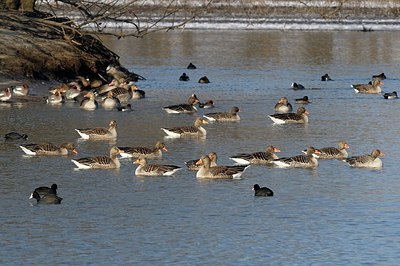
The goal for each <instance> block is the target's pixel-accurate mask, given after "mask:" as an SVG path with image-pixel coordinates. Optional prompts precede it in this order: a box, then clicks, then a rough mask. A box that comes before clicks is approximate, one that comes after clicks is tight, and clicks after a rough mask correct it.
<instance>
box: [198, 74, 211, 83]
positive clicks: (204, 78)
mask: <svg viewBox="0 0 400 266" xmlns="http://www.w3.org/2000/svg"><path fill="white" fill-rule="evenodd" d="M199 83H201V84H207V83H210V80H209V79H208V78H207V76H203V77H201V78H200V79H199Z"/></svg>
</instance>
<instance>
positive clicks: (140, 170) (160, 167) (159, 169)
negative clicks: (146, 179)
mask: <svg viewBox="0 0 400 266" xmlns="http://www.w3.org/2000/svg"><path fill="white" fill-rule="evenodd" d="M133 163H134V164H139V166H138V167H137V168H136V170H135V175H137V176H170V175H173V174H174V173H175V172H176V171H178V170H180V169H182V168H181V167H179V166H176V165H171V164H149V163H147V159H146V158H138V159H137V160H136V161H134V162H133Z"/></svg>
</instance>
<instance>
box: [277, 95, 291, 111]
mask: <svg viewBox="0 0 400 266" xmlns="http://www.w3.org/2000/svg"><path fill="white" fill-rule="evenodd" d="M274 110H275V112H276V113H279V114H286V113H291V112H292V111H293V107H292V105H291V104H290V103H289V101H288V99H287V98H286V97H282V98H280V99H279V102H278V103H277V104H275V107H274Z"/></svg>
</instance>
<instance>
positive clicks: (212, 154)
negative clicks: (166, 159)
mask: <svg viewBox="0 0 400 266" xmlns="http://www.w3.org/2000/svg"><path fill="white" fill-rule="evenodd" d="M208 157H209V158H210V160H211V164H210V166H217V160H218V156H217V153H215V152H210V153H209V154H208ZM198 161H199V159H195V160H190V161H186V162H185V165H186V167H187V168H188V170H190V171H198V170H199V169H200V166H199V165H197V162H198Z"/></svg>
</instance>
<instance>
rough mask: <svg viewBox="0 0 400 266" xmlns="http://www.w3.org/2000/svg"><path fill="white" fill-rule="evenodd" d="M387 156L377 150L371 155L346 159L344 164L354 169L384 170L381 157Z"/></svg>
mask: <svg viewBox="0 0 400 266" xmlns="http://www.w3.org/2000/svg"><path fill="white" fill-rule="evenodd" d="M384 155H385V154H384V153H383V152H381V151H380V150H378V149H376V150H373V151H372V152H371V154H366V155H360V156H353V157H350V158H347V159H344V160H343V162H345V163H347V164H348V165H350V166H352V167H364V168H382V167H383V163H382V160H381V159H380V158H379V156H384Z"/></svg>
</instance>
